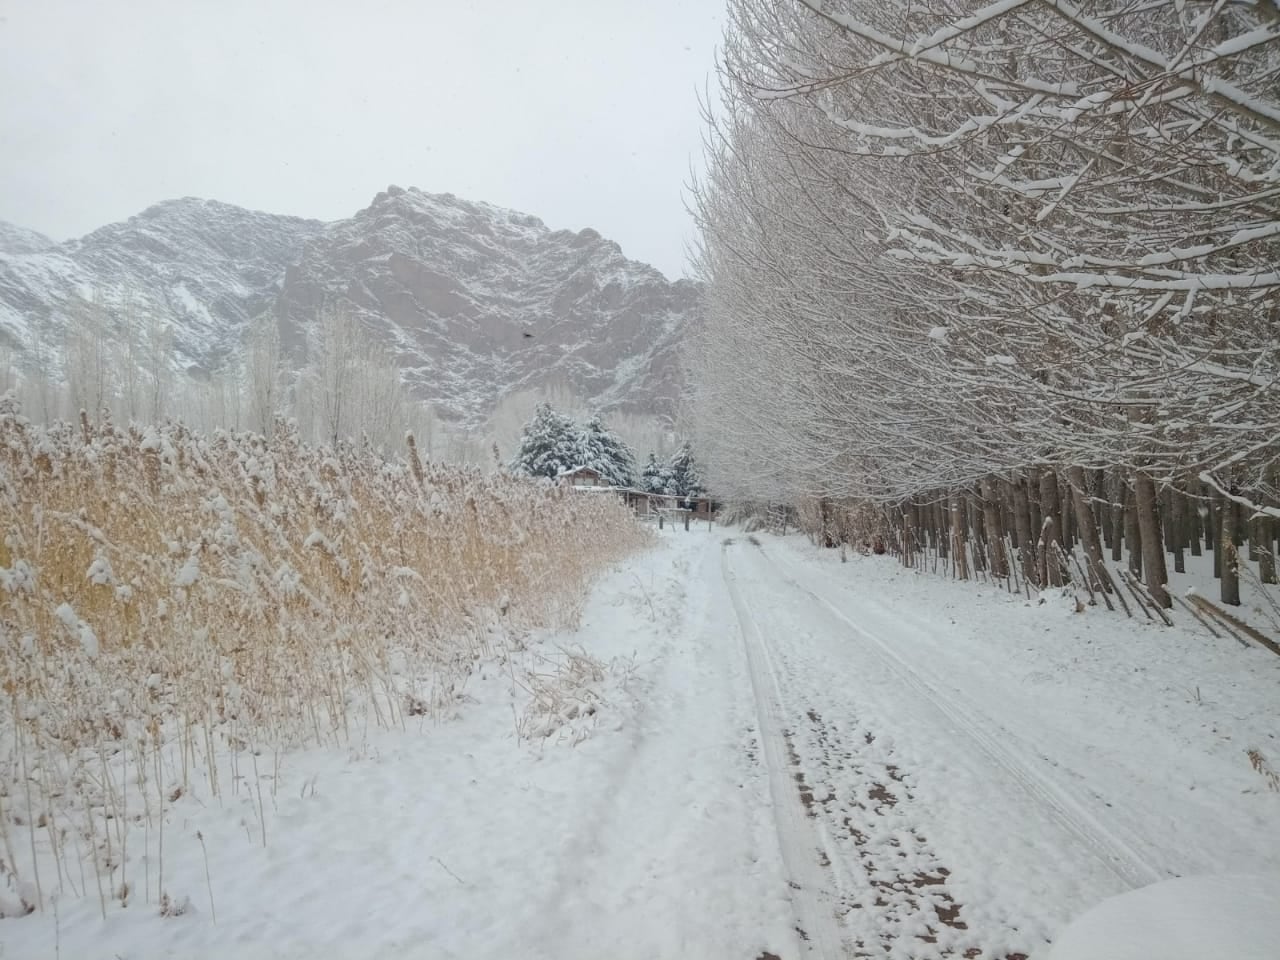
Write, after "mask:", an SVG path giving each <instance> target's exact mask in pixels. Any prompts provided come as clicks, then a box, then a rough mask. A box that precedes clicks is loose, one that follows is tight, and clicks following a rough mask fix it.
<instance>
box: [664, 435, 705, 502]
mask: <svg viewBox="0 0 1280 960" xmlns="http://www.w3.org/2000/svg"><path fill="white" fill-rule="evenodd" d="M666 492H667V493H669V494H672V495H674V496H677V497H698V496H701V495H702V494H703V493H705V492H706V488H705V487H704V486H703V485H702V477H701V476H700V475H699V474H698V464H697V462H696V461H695V460H694V459H693V450H692V449H691V448H690V447H689V441H687V440H686V441H685V442H684V443H682V444H681V445H680V449H679V450H677V451H676V452H675V456H673V457H672V458H671V469H670V479H668V481H667V491H666Z"/></svg>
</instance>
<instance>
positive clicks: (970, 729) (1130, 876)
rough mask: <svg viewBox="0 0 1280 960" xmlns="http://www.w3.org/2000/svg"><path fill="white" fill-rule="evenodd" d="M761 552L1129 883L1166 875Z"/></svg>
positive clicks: (992, 728) (994, 731)
mask: <svg viewBox="0 0 1280 960" xmlns="http://www.w3.org/2000/svg"><path fill="white" fill-rule="evenodd" d="M760 554H761V556H763V557H764V558H765V560H766V561H767V562H768V563H769V565H770V566H772V567H773V568H774V569H775V570H776V571H777V573H778V575H779V577H780V578H781V579H782V580H783V581H784V582H785V583H787V584H788V585H789V586H791V587H793V588H794V589H795V590H797V591H798V592H800V593H801V594H803V595H805V596H806V597H808V598H810V599H811V600H812V601H813V602H814V603H816V604H817V605H819V606H820V607H821V608H822V609H824V610H826V611H827V612H828V613H829V614H830V615H831V616H832V617H834V618H835V619H836V620H838V621H839V622H840V623H842V624H843V625H844V626H846V627H847V628H848V629H849V630H850V631H852V632H853V633H854V634H855V635H857V636H858V637H860V638H861V639H862V640H863V641H864V642H865V643H864V646H866V647H868V648H869V649H870V651H871V652H872V654H873V655H875V656H876V657H877V658H878V659H879V660H880V662H881V664H882V665H883V666H884V667H885V669H887V670H888V671H889V672H890V673H891V674H893V675H894V676H895V677H896V678H897V679H898V680H899V681H900V682H901V683H902V684H903V686H904V687H906V688H908V689H909V690H911V691H912V692H913V693H915V694H916V695H917V696H918V697H919V698H920V699H921V700H923V701H925V702H926V703H928V704H929V705H931V706H932V707H933V708H934V709H935V710H936V711H937V712H938V713H939V714H941V715H942V716H943V717H944V718H945V719H946V720H947V721H948V722H949V723H950V724H951V725H952V726H953V727H954V728H955V729H956V730H958V731H959V732H961V733H962V734H963V735H964V736H966V737H967V738H968V739H969V740H970V741H972V742H973V744H974V745H975V746H976V747H977V748H978V749H979V750H980V751H981V753H982V754H984V755H985V756H986V758H987V759H988V760H989V761H990V762H991V763H992V764H993V765H994V766H995V767H997V768H998V769H999V770H1000V771H1002V772H1003V773H1004V774H1005V775H1006V776H1007V777H1008V778H1009V779H1010V780H1011V781H1012V782H1013V783H1014V784H1015V785H1016V786H1017V787H1018V788H1020V789H1021V790H1022V791H1023V792H1024V793H1025V794H1026V795H1027V796H1028V797H1029V798H1030V799H1031V800H1032V802H1033V803H1034V804H1036V805H1037V806H1038V807H1039V808H1041V809H1043V810H1044V811H1045V812H1046V813H1047V814H1048V815H1049V816H1050V817H1051V818H1052V819H1053V820H1054V821H1055V822H1056V823H1057V824H1058V825H1059V826H1060V827H1061V828H1062V829H1063V830H1064V831H1066V833H1067V834H1068V835H1070V836H1071V837H1073V838H1074V839H1075V840H1077V841H1078V842H1079V843H1080V844H1081V845H1082V846H1083V847H1084V848H1085V849H1087V850H1088V851H1089V852H1090V853H1091V855H1092V856H1093V857H1095V858H1096V859H1097V860H1098V861H1099V862H1100V863H1101V864H1102V865H1103V866H1104V867H1105V868H1106V869H1107V870H1109V871H1110V872H1111V873H1112V874H1114V875H1115V876H1116V877H1117V878H1118V879H1120V880H1121V881H1123V882H1124V883H1125V884H1126V885H1128V886H1130V887H1140V886H1145V885H1146V884H1149V883H1152V882H1155V881H1157V880H1164V879H1166V876H1165V874H1164V873H1163V872H1161V871H1160V870H1158V869H1157V868H1155V867H1154V866H1152V865H1151V864H1150V863H1148V862H1147V861H1146V860H1145V859H1144V858H1143V857H1142V855H1141V854H1140V853H1139V852H1138V851H1137V850H1136V849H1135V848H1134V847H1133V846H1131V845H1130V844H1129V843H1128V842H1126V841H1125V840H1124V839H1122V838H1121V837H1119V836H1118V835H1117V834H1116V833H1115V832H1114V831H1112V830H1110V829H1109V828H1108V827H1107V826H1106V825H1104V824H1103V823H1102V822H1101V821H1100V820H1099V819H1098V818H1097V817H1095V816H1094V815H1093V814H1092V813H1091V812H1090V811H1089V810H1088V809H1087V807H1086V806H1085V805H1084V804H1082V803H1081V802H1079V801H1078V800H1077V799H1075V798H1074V797H1073V796H1071V795H1070V794H1069V793H1067V792H1066V791H1064V790H1062V789H1061V788H1060V787H1058V786H1057V785H1056V784H1054V783H1053V782H1052V781H1051V780H1049V779H1048V778H1046V777H1045V776H1043V775H1042V774H1040V773H1039V772H1037V771H1036V770H1035V769H1034V767H1033V766H1032V765H1031V764H1030V763H1028V762H1027V761H1026V760H1024V759H1023V758H1020V757H1019V756H1018V755H1017V754H1016V753H1014V752H1013V751H1011V750H1009V749H1008V748H1007V747H1006V746H1005V745H1004V744H1003V743H1002V742H1001V739H1000V738H1001V736H1002V735H1005V736H1007V731H1004V730H1003V728H1000V727H999V725H998V724H997V723H996V722H994V721H991V720H987V719H983V718H981V717H980V715H979V714H978V712H977V711H976V710H974V709H973V708H972V707H970V706H967V705H965V704H963V703H961V702H960V699H959V698H958V697H955V696H952V695H950V694H947V693H944V692H943V691H942V690H941V689H939V688H938V686H937V685H936V684H934V683H932V682H931V681H930V680H928V679H927V678H925V677H924V676H922V675H921V674H920V672H919V671H917V670H916V669H915V668H914V667H912V666H911V664H909V663H908V662H907V661H906V660H904V659H903V658H902V657H901V656H900V655H899V654H898V653H897V652H895V651H894V649H893V647H892V645H891V644H890V643H889V642H888V641H886V640H885V639H884V638H883V637H881V636H880V635H879V634H877V633H875V632H874V631H872V630H868V629H867V628H866V627H864V626H862V625H861V624H859V623H857V622H856V621H855V620H853V619H852V618H851V617H850V616H849V615H847V614H846V613H844V612H843V611H842V610H841V609H840V608H839V607H837V606H836V605H835V604H834V603H832V602H831V601H830V600H829V599H827V598H826V597H824V596H823V595H822V594H820V593H817V592H815V591H813V590H811V589H809V588H808V587H806V586H804V585H803V584H801V583H800V582H799V581H798V580H796V579H795V577H793V576H791V575H789V574H788V573H787V572H786V569H787V568H790V564H787V563H786V562H785V561H780V560H778V559H776V558H775V557H773V556H771V555H770V554H768V553H767V552H766V551H765V550H764V549H763V548H761V549H760ZM904 629H910V628H907V627H904Z"/></svg>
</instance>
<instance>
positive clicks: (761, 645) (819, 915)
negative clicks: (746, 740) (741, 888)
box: [720, 544, 850, 960]
mask: <svg viewBox="0 0 1280 960" xmlns="http://www.w3.org/2000/svg"><path fill="white" fill-rule="evenodd" d="M720 556H721V572H722V574H723V577H724V582H725V586H726V587H727V588H728V590H729V597H730V599H731V600H732V602H733V609H734V613H735V614H736V616H737V620H738V632H739V634H740V636H741V637H742V643H743V647H744V648H745V650H746V657H747V667H748V673H749V674H750V678H751V688H752V693H753V696H754V699H755V707H756V714H757V725H758V727H759V730H760V745H761V750H762V753H763V757H764V762H765V768H766V770H767V772H768V776H769V793H770V796H771V797H772V799H773V814H774V824H775V826H776V827H777V831H778V841H779V844H780V847H781V850H782V860H783V864H784V865H785V867H786V870H787V873H788V875H789V886H790V888H791V904H792V909H793V911H794V913H795V918H796V932H797V934H798V935H799V937H800V944H801V951H802V953H803V954H804V955H805V956H809V957H818V958H822V960H838V958H842V957H848V956H850V952H849V951H847V950H846V949H845V947H844V944H843V943H842V942H841V933H840V926H839V923H838V921H837V920H836V915H835V909H836V900H835V898H834V897H833V896H832V893H831V889H830V878H829V875H828V874H827V873H826V872H825V871H824V868H823V866H822V864H821V862H820V860H819V858H818V857H815V856H813V849H814V843H815V839H816V836H815V833H814V831H813V830H812V828H811V827H810V826H809V824H808V823H807V822H806V821H807V813H806V811H805V809H804V807H803V806H802V803H803V801H802V800H801V798H800V797H798V796H797V791H796V789H795V787H796V780H795V779H794V774H793V773H792V772H791V770H792V763H791V758H792V757H793V756H794V746H792V744H791V742H790V734H789V731H788V729H787V727H786V726H785V724H784V722H783V719H782V718H783V716H784V715H785V713H786V704H785V703H784V701H783V696H782V688H781V686H780V684H779V682H778V675H777V671H776V670H775V668H774V665H773V662H772V659H771V657H770V656H769V650H768V646H767V645H766V642H765V639H764V637H763V635H762V634H761V633H760V630H759V628H758V627H757V626H756V623H755V620H754V619H753V618H752V617H751V613H750V610H749V609H748V608H747V605H746V603H745V601H744V600H743V598H742V592H741V591H740V590H739V589H738V584H737V577H736V576H735V574H734V572H733V568H732V566H731V564H730V563H729V554H728V545H727V544H726V545H724V546H722V547H721V554H720ZM828 859H829V857H828Z"/></svg>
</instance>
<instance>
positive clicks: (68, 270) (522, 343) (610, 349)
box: [0, 187, 701, 425]
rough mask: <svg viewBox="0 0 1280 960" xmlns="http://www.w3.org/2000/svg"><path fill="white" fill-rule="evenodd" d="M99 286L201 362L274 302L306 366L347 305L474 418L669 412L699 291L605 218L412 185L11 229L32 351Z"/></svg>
mask: <svg viewBox="0 0 1280 960" xmlns="http://www.w3.org/2000/svg"><path fill="white" fill-rule="evenodd" d="M22 234H23V235H24V236H28V235H30V234H29V232H26V231H24V232H22ZM15 235H17V234H16V232H15ZM3 236H8V234H7V233H6V234H4V235H3ZM30 236H38V235H30ZM33 244H34V242H33V241H30V240H28V241H26V246H27V247H31V246H33ZM14 245H15V246H16V245H17V243H15V244H14ZM95 292H96V293H97V295H98V296H99V298H100V299H102V300H103V301H104V302H106V303H108V304H111V305H113V306H114V305H118V304H119V303H120V302H122V301H123V299H124V298H126V297H131V298H132V300H133V302H134V303H135V304H136V306H137V309H135V310H134V311H132V314H131V315H132V316H133V317H148V316H149V317H162V318H165V319H166V320H167V321H168V322H169V323H171V324H172V326H173V329H174V335H175V336H174V341H175V349H176V351H177V354H178V359H179V362H180V363H181V364H182V365H184V366H186V367H187V368H189V369H192V370H194V371H201V370H205V371H207V370H211V369H215V368H216V367H217V366H218V365H219V364H220V363H221V362H222V360H223V358H224V357H225V356H226V355H227V354H228V353H229V352H230V351H232V350H234V349H236V348H237V347H238V345H239V344H240V342H241V338H242V337H243V335H244V332H245V329H246V326H247V324H248V323H249V321H250V320H252V319H253V318H255V317H257V316H259V315H261V314H264V313H269V314H270V315H271V316H274V317H275V318H276V319H277V321H278V322H279V323H280V325H281V331H282V334H283V337H284V341H285V344H286V346H287V347H289V348H290V351H289V352H290V355H291V356H293V357H294V358H295V359H296V360H301V359H302V357H303V355H304V352H305V346H304V344H305V333H306V330H307V328H308V327H309V326H310V325H311V324H312V323H314V322H315V320H316V318H317V316H318V315H319V313H320V311H321V310H327V309H341V310H346V311H348V312H350V313H351V314H353V315H354V316H356V317H357V318H358V319H359V320H360V321H361V323H362V324H363V326H364V327H365V329H366V330H367V331H368V332H369V333H370V335H371V336H372V337H374V338H375V339H376V340H377V341H379V342H380V343H381V344H383V345H384V346H385V347H386V349H388V351H390V352H391V354H392V355H393V356H394V357H395V359H396V362H397V364H398V366H399V367H400V369H401V370H402V375H403V378H404V380H405V382H406V383H407V384H408V385H409V386H410V388H411V389H412V390H413V392H414V393H415V394H416V395H418V396H420V397H422V398H423V399H425V400H429V401H431V402H432V403H433V404H435V405H436V409H437V411H438V413H439V414H440V415H441V416H443V417H445V418H446V419H450V420H454V421H456V422H459V423H462V424H465V425H478V424H479V423H481V422H482V421H483V420H484V419H485V417H487V415H488V413H489V412H490V411H491V410H492V409H493V407H494V405H495V404H496V403H497V402H498V401H499V400H500V399H501V398H502V397H503V396H505V395H507V394H508V393H510V392H513V391H516V390H525V389H531V388H536V387H539V386H542V385H546V384H550V383H558V384H567V385H568V386H569V387H570V388H572V389H573V391H574V392H575V393H577V394H578V395H580V396H582V397H584V398H586V399H587V400H589V401H590V402H591V403H592V404H593V405H594V406H596V407H598V408H599V409H602V410H620V411H627V412H635V413H670V412H673V410H674V404H675V401H676V398H677V397H678V396H679V392H680V387H681V382H680V376H679V365H678V362H677V351H678V347H679V343H680V338H681V334H682V332H683V331H684V329H685V327H686V325H687V323H688V322H689V320H690V319H691V318H692V317H693V316H694V314H695V312H696V311H697V309H698V304H699V298H700V292H701V291H700V287H699V285H698V284H696V283H694V282H692V281H688V280H678V281H675V282H671V281H669V280H667V279H666V277H664V276H663V275H662V274H661V273H660V272H658V271H657V270H655V269H654V268H652V267H650V266H648V265H646V264H642V263H638V262H636V261H633V260H628V259H627V258H626V257H625V256H623V254H622V251H621V250H620V249H619V247H618V245H617V244H616V243H613V242H612V241H610V240H607V239H605V238H603V237H601V236H600V234H598V233H597V232H596V231H594V230H589V229H588V230H581V231H578V232H576V233H575V232H571V231H568V230H555V231H553V230H550V229H549V228H548V227H547V226H546V225H545V224H543V222H542V221H541V220H539V219H537V218H536V217H532V216H529V215H526V214H522V213H517V212H515V211H511V210H506V209H503V208H501V207H496V206H493V205H490V204H487V203H477V202H473V201H468V200H462V199H459V198H457V197H454V196H452V195H451V194H429V193H425V192H423V191H420V190H417V189H408V190H405V189H401V188H399V187H389V188H388V189H387V190H386V191H384V192H382V193H379V194H378V195H377V196H376V197H374V199H373V202H372V203H371V204H370V205H369V206H368V207H366V208H365V209H363V210H360V211H358V212H357V213H356V214H355V215H354V216H352V217H350V218H348V219H345V220H338V221H333V222H329V223H323V222H320V221H315V220H301V219H298V218H294V217H283V216H276V215H273V214H266V213H258V212H255V211H249V210H244V209H242V208H239V207H235V206H231V205H229V204H224V203H218V202H215V201H209V200H196V199H184V200H172V201H167V202H164V203H160V204H157V205H156V206H154V207H151V208H149V209H148V210H146V211H144V212H143V213H141V214H139V215H138V216H135V217H132V218H130V219H129V220H127V221H125V222H124V223H117V224H112V225H110V226H106V227H103V228H101V229H100V230H97V231H95V232H93V233H91V234H89V235H88V236H85V237H82V238H80V239H79V240H74V241H69V242H67V243H62V244H52V243H49V245H48V246H46V247H44V248H40V247H38V246H37V248H36V249H34V250H27V251H25V252H23V251H14V250H12V249H10V248H9V247H6V246H5V244H4V242H3V241H2V240H0V332H6V331H7V332H8V333H9V336H10V338H11V339H13V340H15V341H16V342H17V343H18V344H19V345H21V344H23V343H26V342H27V338H28V337H29V336H30V334H29V325H30V324H31V322H32V321H33V320H39V319H41V318H47V321H46V322H47V323H48V324H49V325H50V326H52V327H53V328H54V335H55V336H56V335H57V333H58V331H60V330H61V329H62V328H63V327H64V325H65V324H66V323H67V322H68V318H69V317H72V316H74V315H75V310H76V309H77V308H76V304H77V302H82V301H83V300H84V299H86V298H89V297H91V296H93V295H94V293H95ZM115 316H116V317H117V321H116V322H118V323H123V322H131V321H129V320H128V319H127V318H126V317H125V316H124V312H123V311H121V310H119V309H118V308H117V309H115Z"/></svg>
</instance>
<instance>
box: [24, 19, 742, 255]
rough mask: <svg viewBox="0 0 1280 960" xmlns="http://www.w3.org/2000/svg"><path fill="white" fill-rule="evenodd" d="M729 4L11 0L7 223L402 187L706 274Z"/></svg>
mask: <svg viewBox="0 0 1280 960" xmlns="http://www.w3.org/2000/svg"><path fill="white" fill-rule="evenodd" d="M722 6H723V0H539V2H535V0H487V2H471V3H468V2H465V0H360V2H357V0H216V2H215V0H200V2H193V0H114V2H106V0H0V219H3V220H8V221H10V222H13V223H16V224H19V225H21V226H25V227H30V228H32V229H35V230H39V231H41V232H43V233H46V234H48V235H49V236H52V237H53V238H54V239H57V240H63V239H67V238H69V237H73V236H80V235H82V234H84V233H87V232H89V231H90V230H92V229H94V228H96V227H99V226H101V225H103V224H105V223H109V222H111V221H115V220H123V219H125V218H127V217H129V216H131V215H132V214H135V213H138V212H139V211H141V210H142V209H143V208H145V207H147V206H149V205H150V204H152V203H155V202H156V201H158V200H164V199H169V198H172V197H181V196H199V197H209V198H214V199H218V200H224V201H227V202H229V203H235V204H239V205H241V206H246V207H252V208H256V209H260V210H268V211H271V212H274V213H290V214H297V215H300V216H308V217H317V218H321V219H326V220H329V219H337V218H339V217H345V216H349V215H350V214H352V213H354V212H355V211H356V210H357V209H359V208H361V207H364V206H366V205H368V203H369V201H370V200H371V199H372V198H373V195H374V194H375V193H377V192H378V191H379V190H381V189H384V188H385V187H386V186H387V185H388V184H392V183H394V184H398V185H400V186H404V187H408V186H416V187H420V188H422V189H423V190H427V191H430V192H433V193H446V192H447V193H454V194H457V195H458V196H461V197H466V198H468V199H473V200H487V201H489V202H491V203H496V204H499V205H502V206H508V207H514V208H516V209H518V210H522V211H524V212H527V213H532V214H535V215H537V216H539V217H541V218H542V219H543V220H544V221H546V223H547V225H548V226H549V227H551V228H553V229H559V228H569V229H574V230H576V229H581V228H582V227H586V226H591V227H595V228H596V229H598V230H599V231H600V232H601V233H603V234H604V235H605V236H607V237H610V238H611V239H614V240H616V241H618V242H619V243H620V244H621V245H622V247H623V250H624V251H625V252H626V253H627V255H628V256H630V257H633V258H635V259H638V260H645V261H648V262H650V263H652V264H654V265H655V266H657V267H659V268H660V269H662V270H663V271H664V272H666V273H667V274H668V275H671V276H679V275H680V274H681V273H682V272H683V271H684V259H685V258H684V244H685V242H686V241H687V240H688V238H689V237H690V236H691V233H692V231H691V228H690V226H689V222H688V217H687V215H686V213H685V211H684V194H685V189H684V188H685V184H686V183H687V182H688V179H689V170H690V163H691V162H693V163H695V164H696V163H698V162H699V158H700V153H701V146H700V137H701V132H702V124H701V121H700V119H699V107H698V94H699V92H700V91H703V90H705V89H706V85H707V84H708V83H709V82H710V79H709V78H711V77H712V75H713V67H714V63H713V58H714V52H715V47H716V44H717V43H718V42H719V39H720V30H721V26H722V22H723V16H722Z"/></svg>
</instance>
